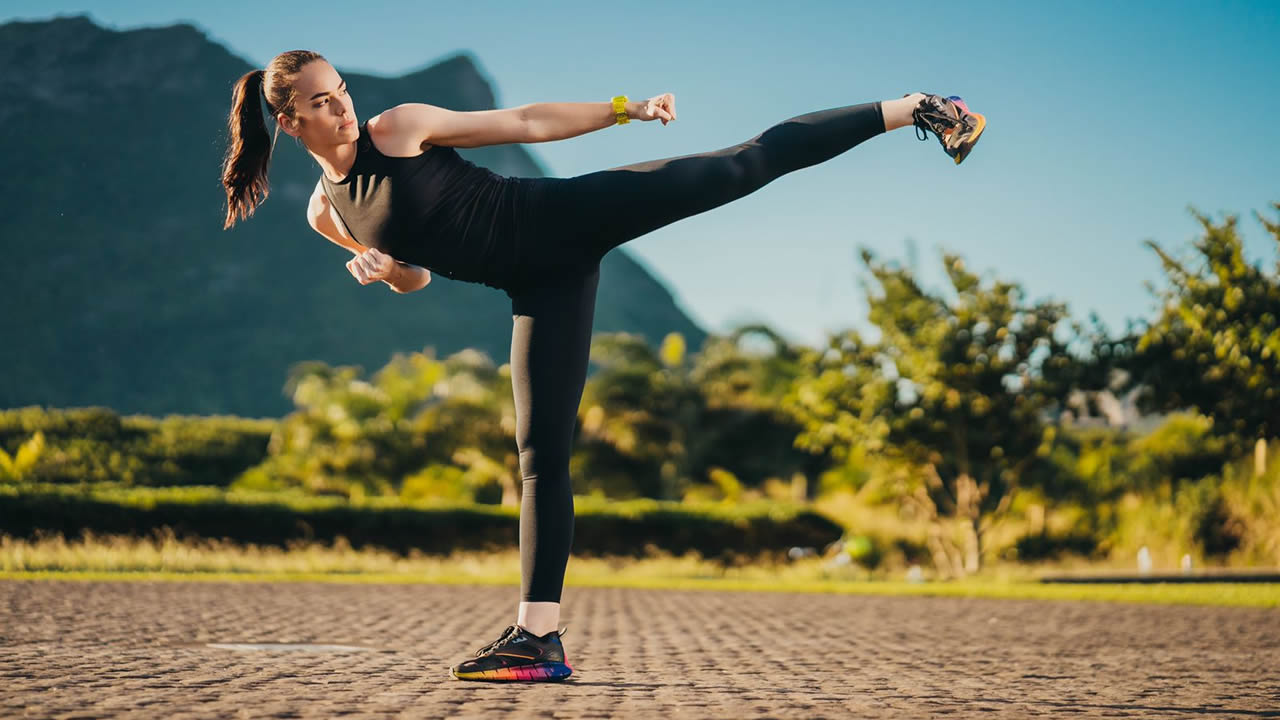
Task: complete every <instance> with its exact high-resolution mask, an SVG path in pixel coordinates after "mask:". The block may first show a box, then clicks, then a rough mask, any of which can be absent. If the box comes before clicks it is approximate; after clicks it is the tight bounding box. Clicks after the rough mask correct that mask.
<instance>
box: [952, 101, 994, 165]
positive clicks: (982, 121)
mask: <svg viewBox="0 0 1280 720" xmlns="http://www.w3.org/2000/svg"><path fill="white" fill-rule="evenodd" d="M965 112H968V110H965ZM969 115H972V116H973V117H975V118H977V119H978V127H977V128H975V129H974V131H973V136H972V137H971V138H969V139H968V140H966V141H965V142H964V143H963V144H962V145H961V146H960V149H959V150H957V151H956V155H955V161H956V164H957V165H959V164H960V163H961V161H963V160H964V159H965V158H967V157H969V152H970V151H971V150H973V146H974V145H976V144H977V143H978V138H980V137H982V131H983V130H986V129H987V118H986V116H984V115H981V114H979V113H976V112H971V113H969Z"/></svg>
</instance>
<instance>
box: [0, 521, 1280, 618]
mask: <svg viewBox="0 0 1280 720" xmlns="http://www.w3.org/2000/svg"><path fill="white" fill-rule="evenodd" d="M0 579H22V580H30V579H42V580H147V581H215V582H226V581H235V582H296V581H305V582H315V581H323V582H346V583H438V584H488V585H492V584H497V585H518V584H519V582H520V556H519V553H518V552H517V551H515V550H510V551H504V552H498V553H455V554H453V555H450V556H447V557H438V556H428V555H423V554H421V553H411V554H410V555H408V556H400V555H397V554H396V553H393V552H390V551H386V550H381V549H377V548H360V549H354V548H352V547H351V546H350V545H349V544H347V543H346V541H345V540H343V539H339V540H338V541H337V542H335V543H333V544H331V545H324V544H320V543H311V544H296V545H293V546H291V547H289V548H276V547H270V546H266V547H259V546H254V545H247V546H241V545H237V544H234V543H229V542H223V541H219V540H201V541H191V540H178V539H176V538H175V537H173V535H172V534H163V535H158V536H155V537H152V538H129V537H116V536H95V535H92V534H85V535H84V536H82V537H81V538H80V539H77V540H70V541H68V540H66V539H64V538H62V537H61V536H42V537H39V538H37V539H35V540H22V539H17V538H12V537H8V536H0ZM1034 580H1035V571H1034V570H1031V569H1027V568H1017V567H997V568H992V569H990V570H988V571H986V572H985V573H984V574H983V575H980V576H978V577H976V578H974V579H969V580H964V581H951V582H927V581H926V582H907V581H903V580H896V579H872V575H871V574H870V573H869V572H867V571H865V570H862V569H861V568H858V567H857V566H853V565H845V566H831V565H830V564H828V563H827V562H825V561H824V560H822V559H821V558H804V559H801V560H797V561H795V562H791V563H786V564H774V565H768V564H757V565H746V566H742V567H722V566H720V565H718V564H716V563H713V562H710V561H707V560H704V559H702V558H700V557H698V556H697V555H696V554H689V555H684V556H680V557H673V556H670V555H654V556H650V557H647V558H642V559H624V558H587V557H577V556H575V557H573V558H571V559H570V561H569V566H568V571H567V573H566V579H565V583H566V585H567V586H570V587H626V588H644V589H679V590H742V591H765V592H816V593H846V594H862V595H929V596H944V597H979V598H1003V599H1034V600H1087V601H1108V602H1133V603H1158V604H1191V605H1229V606H1245V607H1264V608H1275V607H1280V584H1233V583H1213V584H1194V585H1192V584H1150V585H1127V584H1109V585H1044V584H1040V583H1037V582H1035V581H1034Z"/></svg>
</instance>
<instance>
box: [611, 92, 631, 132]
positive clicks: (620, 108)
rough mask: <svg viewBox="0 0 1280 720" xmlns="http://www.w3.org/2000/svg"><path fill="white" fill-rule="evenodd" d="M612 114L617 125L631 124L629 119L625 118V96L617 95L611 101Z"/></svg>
mask: <svg viewBox="0 0 1280 720" xmlns="http://www.w3.org/2000/svg"><path fill="white" fill-rule="evenodd" d="M613 114H614V115H616V116H617V117H618V122H617V124H618V125H626V124H627V123H629V122H631V118H629V117H627V96H626V95H619V96H618V97H616V98H614V99H613Z"/></svg>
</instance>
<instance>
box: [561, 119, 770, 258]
mask: <svg viewBox="0 0 1280 720" xmlns="http://www.w3.org/2000/svg"><path fill="white" fill-rule="evenodd" d="M750 144H751V142H750V141H748V142H745V143H740V144H738V145H734V146H731V147H727V148H723V149H721V150H716V151H712V152H706V153H697V154H693V155H682V156H679V157H670V158H663V159H660V160H650V161H646V162H640V163H633V164H631V165H624V166H621V167H616V168H610V169H608V170H600V171H596V172H591V173H587V174H584V175H578V176H576V177H571V178H557V179H555V181H554V182H553V183H552V184H551V185H549V186H548V188H547V192H546V195H545V198H544V203H545V207H544V208H543V211H544V212H545V213H546V216H545V217H547V219H549V220H550V221H551V223H550V226H549V227H551V228H554V232H556V233H557V234H558V235H559V241H558V244H559V245H561V246H562V247H564V248H565V249H566V250H567V251H569V252H575V251H576V252H577V253H578V255H579V256H580V257H582V258H586V259H587V260H588V261H593V260H599V259H600V258H602V257H603V256H604V254H605V253H607V252H608V251H609V250H611V249H612V248H615V247H617V246H618V245H621V244H622V243H624V242H627V241H629V240H633V239H635V238H638V237H640V236H642V235H645V234H648V233H650V232H653V231H654V230H657V229H658V228H661V227H664V226H666V225H669V224H671V223H673V222H676V221H678V220H681V219H683V218H687V217H691V216H693V215H697V214H699V213H702V212H706V211H707V210H711V209H712V208H716V207H719V206H721V205H724V204H725V203H728V202H730V201H732V200H734V199H736V198H740V197H743V196H744V195H747V194H749V193H751V192H753V191H755V190H757V189H759V188H760V187H763V186H764V185H765V184H766V183H767V182H769V181H770V180H772V179H773V177H774V176H773V175H771V174H769V173H768V172H767V168H766V167H764V166H763V164H761V159H762V158H761V156H760V154H758V153H752V152H750Z"/></svg>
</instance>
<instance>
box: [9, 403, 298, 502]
mask: <svg viewBox="0 0 1280 720" xmlns="http://www.w3.org/2000/svg"><path fill="white" fill-rule="evenodd" d="M275 424H276V421H274V420H253V419H248V418H238V417H224V416H213V417H198V416H184V415H171V416H168V417H165V418H153V417H149V416H145V415H131V416H123V417H122V416H119V415H117V414H116V413H115V412H113V411H112V410H109V409H107V408H72V409H65V410H63V409H44V408H41V407H26V408H18V409H14V410H4V411H0V450H4V451H5V452H6V453H8V454H10V455H14V454H16V453H17V451H18V448H20V447H21V446H22V445H23V444H24V443H26V442H28V441H29V439H30V438H31V437H33V436H34V435H35V433H37V432H39V433H40V434H41V435H42V436H43V437H44V441H45V442H44V445H45V447H44V449H43V451H42V452H41V453H40V457H39V459H38V460H37V461H36V462H35V464H34V465H33V466H32V467H31V468H30V469H29V470H28V471H27V472H26V473H25V474H24V478H23V479H24V481H27V482H35V483H42V482H48V483H104V482H109V483H121V484H124V485H146V486H174V485H219V486H225V485H229V484H230V483H231V482H232V481H233V480H234V479H235V478H236V476H237V475H239V474H240V473H241V472H243V471H244V470H245V469H247V468H250V467H252V466H254V465H257V464H258V463H260V462H262V460H263V459H264V458H265V457H266V454H267V442H268V440H269V439H270V437H271V431H272V429H273V428H274V427H275Z"/></svg>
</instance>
